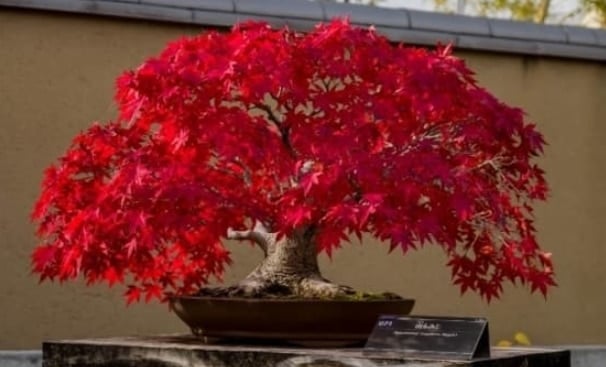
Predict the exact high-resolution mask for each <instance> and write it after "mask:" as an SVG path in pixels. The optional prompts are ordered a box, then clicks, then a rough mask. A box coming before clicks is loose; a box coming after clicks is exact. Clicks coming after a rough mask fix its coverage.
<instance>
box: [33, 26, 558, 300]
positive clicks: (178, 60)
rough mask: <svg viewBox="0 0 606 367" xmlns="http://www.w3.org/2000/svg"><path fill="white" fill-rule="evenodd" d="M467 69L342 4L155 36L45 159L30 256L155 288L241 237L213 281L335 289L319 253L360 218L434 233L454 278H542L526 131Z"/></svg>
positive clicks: (379, 233)
mask: <svg viewBox="0 0 606 367" xmlns="http://www.w3.org/2000/svg"><path fill="white" fill-rule="evenodd" d="M472 74H473V73H472V72H471V71H470V70H469V69H468V68H467V67H466V66H465V64H464V62H463V61H462V60H460V59H458V58H456V57H454V56H452V55H451V53H450V49H449V47H439V48H438V49H437V50H434V51H431V50H427V49H422V48H412V47H404V46H402V45H400V46H394V45H393V44H390V43H389V42H388V40H386V39H385V38H384V37H382V36H380V35H378V34H377V33H376V32H375V31H374V30H372V29H360V28H355V27H352V26H351V25H350V24H349V23H348V22H347V21H346V20H335V21H333V22H331V23H329V24H324V25H319V26H317V27H316V28H315V29H314V30H313V31H311V32H309V33H307V34H301V33H297V32H293V31H291V30H288V29H286V28H285V29H272V28H271V27H270V26H268V25H266V24H261V23H246V24H241V25H238V26H236V27H235V28H234V29H233V30H232V31H230V32H226V33H218V32H206V33H203V34H201V35H199V36H196V37H191V38H183V39H180V40H178V41H176V42H173V43H171V44H169V45H168V47H167V48H166V49H165V50H164V51H163V52H162V53H161V54H160V55H159V56H158V57H156V58H152V59H149V60H148V61H146V62H145V63H143V65H141V66H140V67H139V68H137V69H136V70H134V71H127V72H125V73H124V74H123V75H122V76H121V77H120V78H119V79H118V81H117V93H116V101H117V103H118V106H119V111H120V113H119V117H118V119H117V120H116V121H112V122H109V123H107V124H94V125H93V126H92V127H90V128H89V129H88V130H86V131H84V132H83V133H81V134H79V135H78V136H77V137H76V138H75V140H74V141H73V144H72V146H71V147H70V148H69V150H68V151H67V153H66V154H65V155H64V156H63V157H62V158H61V159H60V160H59V162H58V164H56V165H54V166H52V167H50V168H49V169H48V170H47V171H46V173H45V178H44V181H43V189H42V193H41V196H40V198H39V200H38V201H37V204H36V205H35V209H34V211H33V215H32V216H33V218H34V220H36V221H37V223H38V231H37V233H38V235H39V237H40V238H41V242H42V243H41V244H40V246H39V247H38V248H37V249H36V250H35V252H34V253H33V256H32V258H33V269H34V271H35V272H37V273H39V274H40V275H41V278H42V279H46V278H50V279H59V280H61V281H63V280H66V279H70V278H75V277H77V276H83V277H84V278H85V279H86V280H87V281H88V282H89V283H95V282H99V281H106V282H108V283H109V284H110V285H112V284H114V283H126V285H127V287H128V289H127V291H126V295H127V297H128V300H129V301H134V300H138V299H139V298H140V297H141V296H142V295H145V296H146V298H147V299H150V298H155V297H157V298H159V299H164V296H165V295H172V294H192V293H195V292H196V291H198V289H200V288H201V287H203V286H204V285H205V284H207V283H208V282H209V281H210V280H211V279H213V278H220V277H221V274H222V273H223V271H224V269H225V267H226V265H228V264H230V256H229V252H228V251H227V250H226V249H225V247H224V246H223V242H224V241H225V240H227V239H235V240H250V241H252V242H254V243H255V244H256V245H258V247H260V248H261V250H262V251H263V253H264V254H265V258H264V260H263V261H262V262H261V264H260V265H259V266H258V267H257V268H256V269H255V270H254V271H253V272H252V273H251V274H250V275H249V276H248V277H246V278H245V279H244V280H243V281H242V282H240V283H239V284H237V285H235V286H233V287H231V288H229V289H230V292H231V293H230V294H243V295H258V294H262V293H263V292H267V291H269V290H271V289H279V290H281V291H284V292H285V293H288V294H294V295H297V296H302V297H316V296H339V295H342V294H348V293H350V292H351V289H350V288H348V287H344V286H339V285H335V284H333V283H331V282H329V281H328V280H326V279H324V278H323V277H322V275H321V274H320V271H319V269H318V263H317V254H318V253H319V252H322V251H323V252H325V253H327V254H329V255H330V254H331V253H332V252H333V250H335V249H337V248H338V247H339V246H340V243H341V242H342V241H348V239H349V238H350V237H351V236H352V235H354V234H355V235H357V236H358V237H361V234H362V233H369V234H371V235H373V236H374V237H376V238H378V239H380V240H383V241H385V242H386V243H388V244H389V245H390V248H391V249H394V248H399V249H401V250H402V251H404V252H406V251H408V250H409V249H412V248H416V247H418V246H419V245H422V244H425V243H431V244H435V245H439V246H441V247H442V248H443V249H444V251H445V252H446V254H447V256H448V259H449V261H448V265H449V266H450V267H451V268H452V276H453V281H454V283H455V284H458V285H460V287H461V290H462V291H463V292H465V291H466V290H468V289H469V290H474V291H477V292H479V293H480V294H481V296H483V297H484V298H485V299H487V300H490V299H491V298H493V297H498V296H499V295H500V293H501V292H502V283H503V282H504V281H511V282H514V283H516V282H518V281H521V282H522V283H524V284H529V285H530V287H531V290H532V291H534V290H536V289H538V290H540V291H541V292H542V293H546V291H547V290H548V288H549V286H551V285H554V281H553V274H552V269H551V261H550V255H549V254H548V253H545V252H542V251H541V250H540V248H539V246H538V245H537V242H536V240H535V229H534V227H533V217H532V210H533V209H532V206H531V205H532V203H533V202H534V201H536V200H544V199H545V197H546V191H547V188H546V183H545V179H544V173H543V171H542V170H541V169H540V168H539V167H537V165H536V164H535V163H533V159H534V157H536V156H538V155H540V154H541V152H542V148H543V145H544V141H543V138H542V136H541V134H540V133H539V132H537V130H536V129H535V126H534V125H532V124H530V123H527V122H526V121H525V120H524V114H523V111H521V110H520V109H518V108H513V107H509V106H507V105H506V104H504V103H502V102H500V101H499V100H498V99H497V98H495V97H494V96H493V95H491V94H490V93H489V92H487V91H486V90H484V89H482V88H481V87H479V86H478V85H477V84H476V81H475V80H474V78H473V76H472Z"/></svg>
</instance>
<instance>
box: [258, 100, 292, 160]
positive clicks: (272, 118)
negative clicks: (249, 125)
mask: <svg viewBox="0 0 606 367" xmlns="http://www.w3.org/2000/svg"><path fill="white" fill-rule="evenodd" d="M253 107H254V108H258V109H260V110H261V111H263V112H265V113H267V119H268V120H269V122H270V123H272V124H273V125H274V126H275V127H276V128H277V129H278V131H279V132H280V137H281V138H282V143H283V144H284V146H285V147H286V150H287V151H288V152H289V153H290V155H291V156H292V157H293V158H295V157H296V154H295V150H294V149H293V147H292V144H291V143H290V136H289V134H290V128H289V127H287V126H285V125H284V124H283V123H282V122H281V121H280V119H279V118H278V116H276V114H275V113H274V111H273V110H272V109H271V107H269V106H267V105H265V104H262V103H256V104H254V105H253Z"/></svg>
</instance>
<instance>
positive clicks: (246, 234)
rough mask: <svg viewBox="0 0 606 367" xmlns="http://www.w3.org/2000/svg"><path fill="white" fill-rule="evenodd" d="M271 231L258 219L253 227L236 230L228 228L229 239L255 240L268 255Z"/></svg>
mask: <svg viewBox="0 0 606 367" xmlns="http://www.w3.org/2000/svg"><path fill="white" fill-rule="evenodd" d="M268 234H269V232H268V231H267V229H266V228H265V226H264V225H263V224H262V223H261V222H259V221H257V222H256V223H255V226H254V228H253V229H249V230H246V231H236V230H234V229H232V228H228V229H227V239H229V240H238V241H246V240H249V241H253V242H254V243H255V244H256V245H257V246H259V247H260V248H261V250H262V251H263V254H264V255H265V256H267V247H268V244H267V236H268Z"/></svg>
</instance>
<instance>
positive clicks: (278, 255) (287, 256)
mask: <svg viewBox="0 0 606 367" xmlns="http://www.w3.org/2000/svg"><path fill="white" fill-rule="evenodd" d="M314 237H315V232H314V229H313V227H306V228H302V229H298V230H296V231H294V232H293V233H292V234H291V235H290V236H288V237H282V238H280V239H278V238H277V235H276V234H275V233H271V232H270V231H269V230H267V228H265V227H264V226H263V225H262V224H259V223H257V224H256V225H255V228H254V229H253V230H250V231H230V233H229V238H232V239H249V240H252V241H254V242H255V243H256V244H257V245H258V246H259V247H260V248H261V249H263V251H264V253H265V258H264V259H263V261H262V262H261V263H260V264H259V265H258V266H257V267H256V268H255V269H254V270H253V271H252V272H251V273H250V274H249V275H248V276H247V277H246V278H245V279H243V280H242V281H241V282H239V283H238V285H237V286H236V287H235V289H232V292H231V293H236V294H242V295H246V296H262V295H266V294H275V295H293V296H300V297H335V296H339V295H351V294H354V293H355V291H354V290H353V289H352V288H350V287H347V286H341V285H336V284H333V283H331V282H330V281H328V280H326V279H325V278H324V277H322V275H321V273H320V269H319V267H318V256H317V248H316V244H315V242H314ZM233 291H235V292H233Z"/></svg>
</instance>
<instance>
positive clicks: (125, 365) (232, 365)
mask: <svg viewBox="0 0 606 367" xmlns="http://www.w3.org/2000/svg"><path fill="white" fill-rule="evenodd" d="M43 366H44V367H375V366H391V367H396V366H406V367H455V366H456V367H463V366H474V367H480V366H481V367H570V353H569V352H568V351H563V350H550V349H538V348H524V349H520V348H496V349H493V350H492V352H491V358H489V359H481V360H474V361H469V362H453V361H435V360H432V361H430V360H413V359H408V358H405V357H404V356H390V357H387V356H372V357H370V356H368V355H365V354H364V353H363V350H362V349H318V348H299V347H289V346H267V345H263V346H261V345H226V344H222V345H207V344H202V343H201V341H200V340H198V339H195V338H193V337H191V336H154V337H124V338H107V339H83V340H62V341H51V342H46V343H44V345H43Z"/></svg>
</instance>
